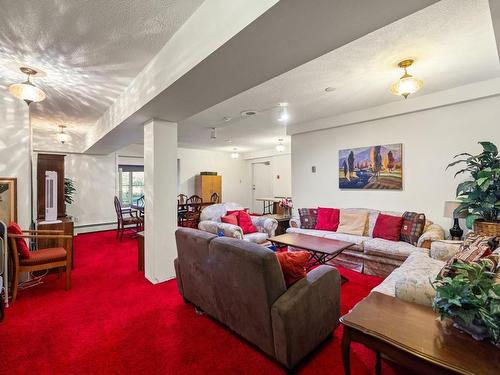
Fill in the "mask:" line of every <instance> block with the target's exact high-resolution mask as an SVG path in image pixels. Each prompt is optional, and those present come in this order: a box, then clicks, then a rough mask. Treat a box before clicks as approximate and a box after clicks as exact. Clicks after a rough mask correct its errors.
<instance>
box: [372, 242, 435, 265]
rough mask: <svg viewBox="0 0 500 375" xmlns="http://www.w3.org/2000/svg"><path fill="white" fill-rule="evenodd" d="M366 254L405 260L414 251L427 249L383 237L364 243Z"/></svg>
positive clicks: (424, 251)
mask: <svg viewBox="0 0 500 375" xmlns="http://www.w3.org/2000/svg"><path fill="white" fill-rule="evenodd" d="M363 248H364V252H365V254H371V255H377V256H382V257H386V258H392V259H398V260H405V259H406V258H408V256H409V255H410V254H411V253H413V252H415V251H416V252H423V253H424V254H426V253H427V251H426V249H423V248H420V247H416V246H413V245H410V244H409V243H406V242H403V241H398V242H396V241H389V240H384V239H383V238H370V239H368V240H366V241H365V242H364V243H363Z"/></svg>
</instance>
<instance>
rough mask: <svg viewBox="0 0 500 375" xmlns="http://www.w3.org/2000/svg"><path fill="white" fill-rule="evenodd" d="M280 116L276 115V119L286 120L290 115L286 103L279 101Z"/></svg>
mask: <svg viewBox="0 0 500 375" xmlns="http://www.w3.org/2000/svg"><path fill="white" fill-rule="evenodd" d="M279 106H280V108H281V109H280V117H278V121H281V122H285V123H286V122H287V121H288V120H289V119H290V115H289V114H288V103H280V104H279Z"/></svg>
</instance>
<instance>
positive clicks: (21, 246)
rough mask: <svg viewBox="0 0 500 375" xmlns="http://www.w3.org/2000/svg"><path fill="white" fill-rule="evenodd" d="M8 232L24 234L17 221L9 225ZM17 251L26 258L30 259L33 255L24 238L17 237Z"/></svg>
mask: <svg viewBox="0 0 500 375" xmlns="http://www.w3.org/2000/svg"><path fill="white" fill-rule="evenodd" d="M7 233H10V234H23V231H22V229H21V227H20V226H19V225H18V224H17V223H16V222H12V223H10V224H9V226H8V227H7ZM16 245H17V252H18V253H19V256H20V257H21V258H24V259H29V258H30V256H31V253H30V249H29V247H28V244H27V243H26V241H25V240H24V238H16Z"/></svg>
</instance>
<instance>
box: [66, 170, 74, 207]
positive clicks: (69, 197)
mask: <svg viewBox="0 0 500 375" xmlns="http://www.w3.org/2000/svg"><path fill="white" fill-rule="evenodd" d="M75 191H76V188H75V185H74V183H73V180H72V179H71V178H67V177H65V178H64V201H65V202H66V203H67V204H72V203H73V194H74V193H75Z"/></svg>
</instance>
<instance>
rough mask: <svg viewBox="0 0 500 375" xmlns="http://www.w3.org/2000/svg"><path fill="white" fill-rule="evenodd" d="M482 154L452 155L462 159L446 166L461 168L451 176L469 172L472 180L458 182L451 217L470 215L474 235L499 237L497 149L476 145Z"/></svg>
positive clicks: (499, 188) (483, 143)
mask: <svg viewBox="0 0 500 375" xmlns="http://www.w3.org/2000/svg"><path fill="white" fill-rule="evenodd" d="M479 144H481V146H482V147H483V152H481V153H480V154H478V155H471V154H469V153H467V152H464V153H461V154H458V155H455V157H454V158H458V157H462V159H460V160H455V161H453V162H452V163H450V164H449V165H448V166H447V167H446V169H448V168H449V167H453V166H455V165H458V164H464V168H462V169H460V170H459V171H458V172H456V173H455V177H456V176H457V175H459V174H462V173H470V176H471V177H472V179H470V180H466V181H464V182H461V183H460V184H458V186H457V191H456V196H457V199H458V200H459V201H460V202H461V204H460V206H459V207H458V208H457V209H456V210H455V215H457V216H458V215H460V214H465V215H467V216H470V215H474V216H475V218H476V220H474V232H476V233H480V234H484V235H492V236H499V235H500V221H499V220H498V218H499V213H500V157H499V155H498V148H497V146H495V145H494V144H493V143H491V142H479Z"/></svg>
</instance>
